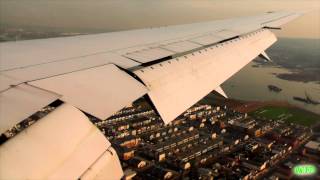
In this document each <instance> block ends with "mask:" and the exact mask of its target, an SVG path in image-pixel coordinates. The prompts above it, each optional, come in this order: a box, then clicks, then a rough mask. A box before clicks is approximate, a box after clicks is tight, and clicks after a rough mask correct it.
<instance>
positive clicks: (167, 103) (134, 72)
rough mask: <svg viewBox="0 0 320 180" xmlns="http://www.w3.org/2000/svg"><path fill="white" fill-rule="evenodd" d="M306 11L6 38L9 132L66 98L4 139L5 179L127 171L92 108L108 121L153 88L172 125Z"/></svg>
mask: <svg viewBox="0 0 320 180" xmlns="http://www.w3.org/2000/svg"><path fill="white" fill-rule="evenodd" d="M300 15H301V13H297V12H272V13H264V14H261V15H258V16H252V17H242V18H234V19H227V20H218V21H212V22H204V23H194V24H186V25H177V26H167V27H159V28H149V29H138V30H129V31H121V32H111V33H103V34H94V35H83V36H74V37H63V38H50V39H39V40H27V41H18V42H5V43H0V118H1V119H0V133H4V132H5V131H6V130H8V129H10V128H11V127H13V126H15V125H16V124H17V123H19V122H21V121H22V120H24V119H26V118H28V117H29V116H31V115H33V114H34V113H36V112H37V111H39V110H41V109H42V108H43V107H45V106H47V105H49V104H50V103H52V102H53V101H56V100H57V99H59V100H61V101H63V102H64V104H62V105H61V106H59V107H58V109H56V110H55V111H53V112H51V113H49V114H48V115H47V116H45V117H43V118H41V119H40V120H39V121H37V122H36V123H35V124H34V125H32V126H30V127H28V128H27V129H25V130H24V131H22V132H21V133H19V134H18V135H16V136H14V137H13V138H11V139H9V140H8V141H6V142H5V143H3V144H1V146H0V179H4V178H5V179H50V178H51V179H77V178H81V179H94V178H97V179H107V177H108V175H110V174H111V175H112V177H115V178H116V179H119V178H120V177H121V176H122V174H123V172H122V170H121V167H120V164H119V160H118V157H117V155H116V153H115V152H114V150H113V149H112V148H111V147H110V143H109V142H108V141H107V140H106V139H105V138H104V137H103V135H102V134H101V133H100V132H99V131H98V129H96V128H95V127H94V125H92V124H91V123H90V122H89V119H88V118H87V117H86V116H85V114H84V113H83V112H85V113H87V114H90V115H92V116H95V117H96V118H98V119H106V118H108V117H109V116H111V115H112V114H113V113H115V112H116V111H118V110H120V109H121V108H123V107H124V106H126V105H128V104H130V103H132V102H133V101H135V100H136V99H138V98H139V97H141V96H143V95H145V94H147V95H148V96H149V98H150V99H151V101H152V103H153V105H154V107H155V108H156V111H157V112H158V113H159V114H160V116H161V117H162V119H163V120H164V122H165V123H169V122H171V121H172V120H174V119H175V118H176V117H177V116H178V115H179V114H181V113H182V112H183V111H185V110H186V109H188V108H189V107H190V106H192V105H193V104H195V103H196V102H197V101H199V100H200V99H201V98H203V97H204V96H205V95H207V94H208V93H209V92H211V91H212V90H215V89H216V90H220V88H219V87H220V85H221V84H222V83H223V82H224V81H226V80H227V79H228V78H230V77H231V76H232V75H233V74H235V73H236V72H237V71H239V70H240V69H241V68H242V67H244V66H245V65H246V64H248V63H249V62H250V61H251V60H252V59H254V58H255V57H257V56H259V55H260V54H262V56H264V57H267V55H266V54H265V53H264V51H265V50H266V49H267V48H268V47H269V46H271V45H272V44H273V43H274V42H275V41H276V37H275V35H274V34H273V33H272V32H271V31H270V29H279V27H280V26H281V25H282V24H284V23H287V22H288V21H290V20H292V19H294V18H296V17H298V16H300ZM80 110H81V111H83V112H81V111H80ZM29 162H34V163H29Z"/></svg>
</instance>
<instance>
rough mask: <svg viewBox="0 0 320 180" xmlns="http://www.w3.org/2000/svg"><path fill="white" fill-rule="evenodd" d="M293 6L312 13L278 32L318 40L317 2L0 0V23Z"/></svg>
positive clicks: (107, 25) (135, 22)
mask: <svg viewBox="0 0 320 180" xmlns="http://www.w3.org/2000/svg"><path fill="white" fill-rule="evenodd" d="M298 9H299V10H311V12H310V13H309V14H307V15H305V16H304V17H302V18H299V19H298V20H296V21H294V22H292V23H290V24H288V25H286V26H285V27H284V30H283V31H281V32H280V33H279V35H280V36H282V37H302V38H320V0H0V25H2V27H4V26H3V25H7V26H16V27H22V28H24V27H26V26H28V27H37V28H38V29H41V27H43V28H44V27H45V28H48V27H49V28H55V29H58V30H60V31H74V32H108V31H117V30H124V29H134V28H143V27H154V26H163V25H172V24H184V23H192V22H200V21H210V20H215V19H223V18H232V17H237V16H247V15H254V14H257V13H261V12H266V11H271V10H273V11H274V10H298Z"/></svg>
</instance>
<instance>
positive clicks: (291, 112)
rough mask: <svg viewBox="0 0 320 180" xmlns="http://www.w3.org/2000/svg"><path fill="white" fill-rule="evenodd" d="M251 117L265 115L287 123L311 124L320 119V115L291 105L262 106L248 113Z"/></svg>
mask: <svg viewBox="0 0 320 180" xmlns="http://www.w3.org/2000/svg"><path fill="white" fill-rule="evenodd" d="M249 114H250V115H251V116H253V117H265V118H268V119H274V120H280V119H281V120H284V121H286V122H289V123H297V124H301V125H305V126H311V125H313V124H315V123H316V122H319V121H320V115H317V114H314V113H311V112H308V111H305V110H302V109H298V108H291V107H263V108H260V109H258V110H256V111H254V112H251V113H249Z"/></svg>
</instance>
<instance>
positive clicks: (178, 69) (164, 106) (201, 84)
mask: <svg viewBox="0 0 320 180" xmlns="http://www.w3.org/2000/svg"><path fill="white" fill-rule="evenodd" d="M275 41H276V37H275V36H274V34H273V33H271V32H270V31H269V30H259V31H257V32H254V33H252V34H248V35H245V36H242V37H240V38H238V39H235V40H232V41H229V42H225V43H222V44H218V45H216V46H213V47H210V48H206V49H205V50H201V51H198V52H196V53H192V54H188V55H186V56H184V57H180V58H176V59H172V60H169V61H167V62H162V63H161V66H160V64H156V65H154V66H153V68H150V67H146V68H144V69H141V70H137V71H135V74H136V75H137V76H138V77H139V78H140V79H141V80H142V81H143V82H144V83H145V84H146V86H147V87H148V89H149V92H148V96H149V97H150V99H151V100H152V102H153V104H154V106H155V107H156V108H157V110H158V112H159V114H160V115H161V117H162V119H163V120H164V122H165V123H169V122H171V121H172V120H174V119H175V118H176V117H177V116H178V115H179V114H181V113H182V112H184V111H185V110H186V109H187V108H189V107H190V106H192V105H193V104H194V103H196V102H197V101H199V100H200V99H202V98H203V97H204V96H206V95H207V94H208V93H209V92H211V91H212V90H213V89H216V88H217V87H219V85H220V84H221V83H223V82H224V81H225V80H227V79H228V78H229V77H230V76H232V75H233V74H234V73H236V72H237V71H239V70H240V69H241V68H242V67H243V66H245V65H246V64H247V63H249V62H250V61H251V60H252V59H254V58H255V57H257V56H258V55H259V54H260V53H261V52H262V51H264V50H265V49H267V48H268V47H269V46H270V45H271V44H273V43H274V42H275Z"/></svg>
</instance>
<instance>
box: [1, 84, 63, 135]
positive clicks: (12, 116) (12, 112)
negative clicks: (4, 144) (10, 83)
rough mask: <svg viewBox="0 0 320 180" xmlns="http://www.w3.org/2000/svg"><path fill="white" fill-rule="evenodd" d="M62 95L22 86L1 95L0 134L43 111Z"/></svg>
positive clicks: (25, 85)
mask: <svg viewBox="0 0 320 180" xmlns="http://www.w3.org/2000/svg"><path fill="white" fill-rule="evenodd" d="M59 97H60V95H58V94H55V93H52V92H49V91H44V90H42V89H39V88H36V87H33V86H30V85H27V84H21V85H18V86H15V87H12V88H10V89H9V90H7V91H5V92H3V93H1V94H0V119H1V120H0V134H1V133H4V132H5V131H6V130H9V129H10V128H12V127H13V126H15V125H16V124H18V123H19V122H21V121H22V120H24V119H26V118H28V117H29V116H31V115H32V114H34V113H35V112H37V111H39V110H41V109H42V108H43V107H45V106H47V105H48V104H50V103H51V102H53V101H55V100H57V99H58V98H59Z"/></svg>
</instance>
